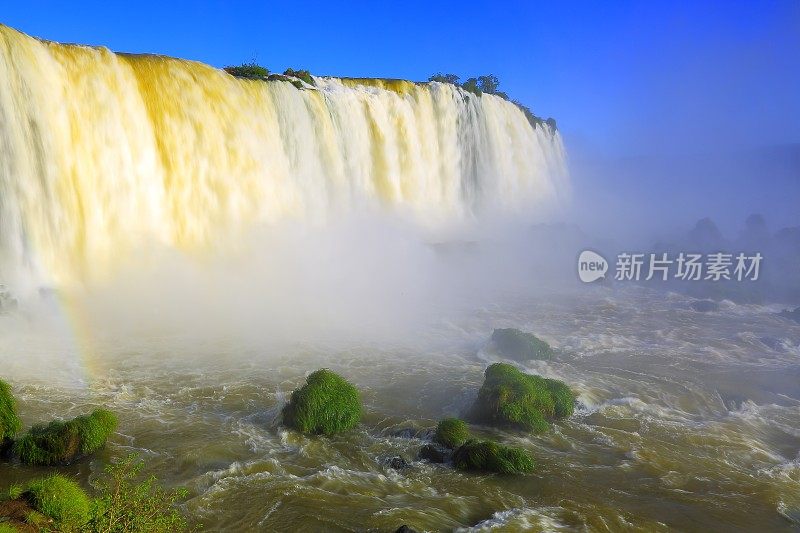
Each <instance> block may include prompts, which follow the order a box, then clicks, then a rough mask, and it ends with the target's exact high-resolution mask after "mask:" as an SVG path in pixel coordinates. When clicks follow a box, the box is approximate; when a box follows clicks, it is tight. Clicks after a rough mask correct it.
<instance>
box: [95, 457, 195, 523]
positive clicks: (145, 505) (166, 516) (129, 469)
mask: <svg viewBox="0 0 800 533" xmlns="http://www.w3.org/2000/svg"><path fill="white" fill-rule="evenodd" d="M143 467H144V462H143V461H140V460H139V459H138V457H137V456H136V454H131V455H128V456H127V457H125V458H124V459H121V460H119V461H116V462H114V463H112V464H110V465H108V466H106V468H105V472H104V475H103V476H102V477H101V478H100V479H99V480H98V481H97V482H96V483H95V488H96V489H97V491H98V494H99V495H98V497H97V498H96V499H95V501H94V505H93V512H92V519H91V520H90V522H89V524H88V526H87V529H88V531H91V532H97V533H112V532H113V533H168V532H177V531H185V530H187V529H188V525H187V522H186V519H185V518H184V517H183V516H182V515H181V513H180V512H179V511H178V509H176V508H175V506H176V504H177V503H178V502H180V501H182V500H184V499H186V497H187V496H188V491H187V490H186V489H175V490H167V489H164V488H162V487H160V486H159V485H158V484H157V483H156V478H155V477H154V476H150V477H147V478H143V476H142V474H141V471H142V468H143Z"/></svg>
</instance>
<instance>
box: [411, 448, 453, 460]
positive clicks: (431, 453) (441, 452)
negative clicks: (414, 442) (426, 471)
mask: <svg viewBox="0 0 800 533" xmlns="http://www.w3.org/2000/svg"><path fill="white" fill-rule="evenodd" d="M451 455H452V452H451V451H450V450H448V449H447V448H444V447H442V446H439V445H438V444H426V445H425V446H423V447H422V448H420V450H419V459H420V460H421V461H428V462H429V463H437V464H439V463H446V462H447V461H449V460H450V457H451Z"/></svg>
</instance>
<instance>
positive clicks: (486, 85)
mask: <svg viewBox="0 0 800 533" xmlns="http://www.w3.org/2000/svg"><path fill="white" fill-rule="evenodd" d="M223 70H224V71H225V72H227V73H228V74H230V75H231V76H235V77H237V78H245V79H251V80H266V81H288V82H290V83H292V85H294V86H295V87H297V88H298V89H303V88H304V87H305V85H304V84H307V85H310V86H312V87H313V86H314V85H316V84H315V83H314V78H313V76H311V73H310V72H309V71H308V70H295V69H292V68H287V69H286V70H285V71H284V72H283V74H271V73H270V71H269V69H267V68H266V67H264V66H261V65H259V64H257V63H256V62H255V61H251V62H250V63H242V64H241V65H236V66H233V65H231V66H227V67H224V68H223ZM428 82H438V83H449V84H450V85H455V86H456V87H460V88H461V89H463V90H465V91H467V92H469V93H472V94H474V95H475V96H482V95H483V94H484V93H485V94H491V95H494V96H499V97H500V98H502V99H503V100H507V101H509V102H511V103H512V104H514V105H515V106H517V107H518V108H519V110H520V111H522V113H523V114H524V115H525V118H526V119H528V122H529V123H530V125H531V126H533V127H534V128H536V126H540V127H542V128H544V127H545V126H547V127H548V128H550V130H551V131H553V132H555V131H556V130H557V129H558V127H557V125H556V120H555V119H554V118H552V117H550V118H547V119H544V118H542V117H540V116H538V115H536V114H534V113H533V111H531V109H530V108H529V107H528V106H526V105H524V104H523V103H522V102H520V101H518V100H512V99H511V98H510V97H509V96H508V94H507V93H506V92H504V91H501V90H500V79H499V78H498V77H497V76H495V75H494V74H486V75H484V76H477V77H473V78H468V79H467V80H466V81H464V82H463V83H462V82H461V78H460V76H458V75H456V74H442V73H436V74H434V75H433V76H430V77H429V78H428Z"/></svg>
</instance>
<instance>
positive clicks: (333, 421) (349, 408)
mask: <svg viewBox="0 0 800 533" xmlns="http://www.w3.org/2000/svg"><path fill="white" fill-rule="evenodd" d="M360 419H361V397H360V395H359V393H358V390H357V389H356V388H355V387H354V386H353V385H351V384H350V383H349V382H348V381H347V380H345V379H344V378H343V377H341V376H340V375H338V374H336V373H335V372H332V371H330V370H328V369H327V368H323V369H321V370H317V371H316V372H314V373H312V374H311V375H309V376H308V378H307V379H306V384H305V385H303V386H302V387H300V388H299V389H297V390H295V391H294V392H293V393H292V397H291V398H290V400H289V403H288V404H286V406H285V407H284V408H283V422H284V423H285V424H286V425H287V426H289V427H291V428H294V429H296V430H298V431H302V432H303V433H310V434H314V435H334V434H336V433H339V432H342V431H347V430H348V429H352V428H354V427H355V426H356V425H357V424H358V422H359V420H360Z"/></svg>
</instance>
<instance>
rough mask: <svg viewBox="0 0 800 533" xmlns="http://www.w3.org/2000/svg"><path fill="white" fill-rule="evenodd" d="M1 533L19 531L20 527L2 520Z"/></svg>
mask: <svg viewBox="0 0 800 533" xmlns="http://www.w3.org/2000/svg"><path fill="white" fill-rule="evenodd" d="M0 533H19V529H17V528H15V527H14V526H12V525H9V524H6V523H4V522H0Z"/></svg>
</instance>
